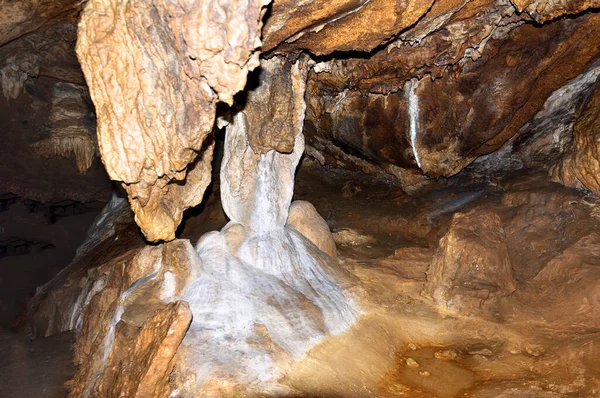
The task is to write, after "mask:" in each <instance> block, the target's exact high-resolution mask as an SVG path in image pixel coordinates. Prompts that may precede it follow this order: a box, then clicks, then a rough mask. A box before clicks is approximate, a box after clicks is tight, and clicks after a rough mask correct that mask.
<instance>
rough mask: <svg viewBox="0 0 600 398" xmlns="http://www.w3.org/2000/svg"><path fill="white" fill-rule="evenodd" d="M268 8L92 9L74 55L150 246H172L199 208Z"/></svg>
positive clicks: (134, 2)
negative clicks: (223, 113) (185, 217)
mask: <svg viewBox="0 0 600 398" xmlns="http://www.w3.org/2000/svg"><path fill="white" fill-rule="evenodd" d="M264 5H266V3H265V2H264V1H261V0H247V1H244V0H239V1H237V0H236V1H231V2H229V3H227V4H222V3H219V2H217V1H211V2H200V1H196V0H186V1H180V2H175V3H174V2H165V1H162V0H157V1H155V2H146V1H139V0H131V1H125V2H121V1H110V0H94V1H90V2H88V3H87V5H86V7H85V10H84V12H83V15H82V17H81V22H80V25H79V40H78V42H77V43H78V44H77V52H78V55H79V59H80V62H81V65H82V68H83V71H84V74H85V76H86V80H87V82H88V84H89V86H90V92H91V96H92V99H93V101H94V104H95V106H96V112H97V117H98V130H97V132H98V141H99V144H100V153H101V156H102V159H103V162H104V165H105V166H106V169H107V171H108V173H109V175H110V177H111V178H112V179H114V180H117V181H121V182H123V184H124V187H125V189H126V190H127V192H128V194H129V198H130V202H131V207H132V209H133V211H134V212H135V214H136V222H137V223H138V224H139V225H140V227H141V228H142V231H143V232H144V234H145V235H146V237H147V238H148V239H149V240H152V241H156V240H171V239H173V238H174V235H175V229H176V228H177V225H178V224H179V222H180V221H181V217H182V213H183V211H184V210H185V209H186V208H188V207H191V206H195V205H197V204H198V203H200V202H201V200H202V196H203V193H204V190H205V188H206V186H207V185H208V183H209V181H210V163H211V160H212V147H211V143H210V141H207V140H206V138H207V136H208V134H209V133H210V132H211V130H212V128H213V122H214V116H215V115H214V114H215V104H216V102H217V101H218V100H220V101H224V102H227V103H229V104H231V103H232V99H233V95H234V94H235V93H236V92H237V91H239V90H241V89H242V88H243V87H244V86H245V83H246V74H247V72H248V71H249V70H252V69H253V68H255V67H256V66H257V65H258V52H257V51H256V48H257V47H258V46H259V45H260V40H259V34H260V26H261V17H262V8H263V6H264ZM198 152H199V153H200V156H198ZM190 164H193V165H191V166H190ZM188 168H190V169H192V170H191V171H189V173H188ZM186 175H187V179H186ZM184 180H186V183H185V185H183V184H182V181H184Z"/></svg>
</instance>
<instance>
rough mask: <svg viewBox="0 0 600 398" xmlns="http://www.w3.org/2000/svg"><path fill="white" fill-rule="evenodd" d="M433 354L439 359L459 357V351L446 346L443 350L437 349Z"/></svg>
mask: <svg viewBox="0 0 600 398" xmlns="http://www.w3.org/2000/svg"><path fill="white" fill-rule="evenodd" d="M433 356H434V357H436V358H437V359H456V357H458V351H456V350H455V349H453V348H444V349H442V350H437V351H436V352H435V354H433Z"/></svg>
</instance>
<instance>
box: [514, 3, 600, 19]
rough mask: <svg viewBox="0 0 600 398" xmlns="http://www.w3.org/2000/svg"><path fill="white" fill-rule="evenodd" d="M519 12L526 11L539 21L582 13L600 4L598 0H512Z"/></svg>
mask: <svg viewBox="0 0 600 398" xmlns="http://www.w3.org/2000/svg"><path fill="white" fill-rule="evenodd" d="M511 3H513V4H514V6H515V8H516V9H517V11H518V12H526V13H527V14H528V15H529V16H530V17H531V18H532V19H533V20H535V21H536V22H539V23H543V22H546V21H549V20H551V19H554V18H557V17H559V16H563V15H572V14H578V13H582V12H584V11H585V10H587V9H589V8H595V7H598V6H600V2H598V0H577V1H570V0H511Z"/></svg>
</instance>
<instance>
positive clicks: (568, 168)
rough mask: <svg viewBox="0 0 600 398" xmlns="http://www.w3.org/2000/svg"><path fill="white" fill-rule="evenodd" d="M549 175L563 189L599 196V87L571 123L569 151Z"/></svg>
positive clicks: (597, 86)
mask: <svg viewBox="0 0 600 398" xmlns="http://www.w3.org/2000/svg"><path fill="white" fill-rule="evenodd" d="M550 173H551V174H552V176H553V177H554V179H555V180H558V181H560V182H562V183H563V184H565V185H567V186H570V187H576V188H586V189H589V190H590V191H593V192H595V193H597V194H598V193H600V84H598V83H596V86H595V88H594V90H593V92H592V94H591V97H590V99H589V102H588V103H587V105H586V106H585V108H584V110H583V112H582V114H581V115H580V116H579V118H578V119H577V121H576V123H575V127H574V130H573V142H572V146H571V148H570V149H569V150H568V151H567V154H566V155H565V156H564V157H563V158H562V159H561V161H560V162H559V163H558V164H557V165H555V166H554V167H552V169H551V170H550Z"/></svg>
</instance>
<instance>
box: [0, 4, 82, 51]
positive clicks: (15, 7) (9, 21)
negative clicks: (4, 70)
mask: <svg viewBox="0 0 600 398" xmlns="http://www.w3.org/2000/svg"><path fill="white" fill-rule="evenodd" d="M80 7H81V1H79V0H58V1H56V0H22V1H13V0H2V1H0V9H1V10H2V16H1V17H0V45H2V44H5V43H8V42H10V41H12V40H14V39H16V38H18V37H19V36H22V35H24V34H26V33H29V32H31V31H33V30H35V29H37V28H39V27H40V26H42V24H44V23H47V22H49V21H51V20H52V19H55V18H57V17H60V16H61V14H64V13H66V12H69V11H72V10H73V9H79V8H80ZM62 17H63V18H64V15H62Z"/></svg>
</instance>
